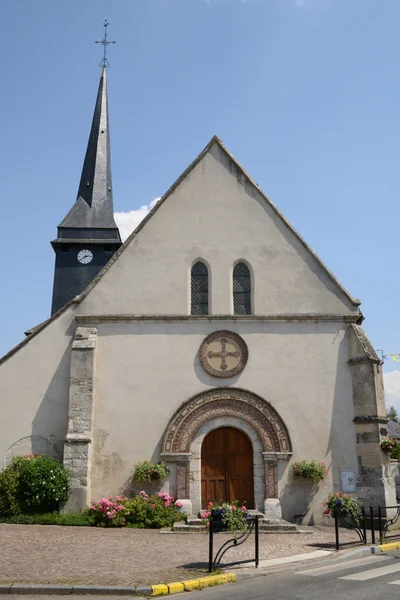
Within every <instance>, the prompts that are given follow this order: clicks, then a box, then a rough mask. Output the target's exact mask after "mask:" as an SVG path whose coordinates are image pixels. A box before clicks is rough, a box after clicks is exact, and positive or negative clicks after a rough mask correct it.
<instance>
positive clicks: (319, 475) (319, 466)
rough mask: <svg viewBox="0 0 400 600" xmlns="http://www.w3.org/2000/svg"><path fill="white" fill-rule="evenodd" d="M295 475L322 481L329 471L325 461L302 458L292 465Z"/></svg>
mask: <svg viewBox="0 0 400 600" xmlns="http://www.w3.org/2000/svg"><path fill="white" fill-rule="evenodd" d="M292 470H293V475H294V476H295V477H303V478H304V479H312V480H313V481H322V479H325V475H326V474H327V473H328V471H327V468H326V466H325V463H323V462H317V461H315V460H312V461H310V462H309V461H307V460H302V461H298V462H295V463H294V464H293V466H292Z"/></svg>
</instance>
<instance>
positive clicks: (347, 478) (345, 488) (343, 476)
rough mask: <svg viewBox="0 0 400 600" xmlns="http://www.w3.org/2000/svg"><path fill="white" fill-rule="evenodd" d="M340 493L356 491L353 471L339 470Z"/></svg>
mask: <svg viewBox="0 0 400 600" xmlns="http://www.w3.org/2000/svg"><path fill="white" fill-rule="evenodd" d="M340 491H342V492H345V493H349V492H355V491H356V472H355V469H340Z"/></svg>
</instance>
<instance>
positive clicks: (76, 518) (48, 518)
mask: <svg viewBox="0 0 400 600" xmlns="http://www.w3.org/2000/svg"><path fill="white" fill-rule="evenodd" d="M0 523H12V524H14V525H66V526H68V525H69V526H73V527H78V526H86V527H88V526H90V525H94V521H93V517H92V516H91V515H90V514H89V513H88V512H86V513H71V514H69V515H60V514H59V513H58V512H52V513H42V514H33V515H18V514H15V515H12V516H10V517H0Z"/></svg>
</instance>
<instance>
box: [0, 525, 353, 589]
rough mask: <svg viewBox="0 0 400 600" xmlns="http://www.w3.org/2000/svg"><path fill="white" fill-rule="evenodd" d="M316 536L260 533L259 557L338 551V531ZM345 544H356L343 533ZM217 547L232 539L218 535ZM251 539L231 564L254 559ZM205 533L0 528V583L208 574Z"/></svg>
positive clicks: (142, 580) (147, 580)
mask: <svg viewBox="0 0 400 600" xmlns="http://www.w3.org/2000/svg"><path fill="white" fill-rule="evenodd" d="M309 529H312V530H313V531H314V534H313V535H303V534H283V535H282V534H281V535H277V534H260V559H267V558H276V557H280V556H289V555H291V554H299V553H301V552H312V551H314V550H316V549H318V548H320V549H332V550H333V549H334V546H333V544H334V529H333V528H331V527H325V528H309ZM341 538H343V542H345V541H356V539H357V536H356V534H355V533H354V532H347V531H346V532H343V534H341ZM214 539H215V549H218V548H219V546H220V545H221V544H222V543H223V542H224V541H226V540H227V539H228V537H227V536H226V534H221V535H217V536H215V538H214ZM253 552H254V545H253V543H252V540H249V541H247V542H246V543H245V544H243V545H242V546H240V547H239V548H237V549H234V550H232V551H231V552H230V557H231V558H228V556H229V555H227V562H228V560H243V559H246V558H250V557H251V556H253ZM207 560H208V535H207V534H198V533H192V534H180V535H178V534H160V533H159V532H158V531H156V530H143V529H100V528H94V527H93V528H91V527H57V526H49V525H7V524H0V583H9V582H12V583H64V584H72V583H76V584H77V583H80V584H98V585H101V584H108V585H135V584H136V585H138V584H154V583H158V582H171V581H174V580H177V579H178V580H182V578H184V579H189V578H192V577H195V576H199V575H200V574H202V575H204V572H205V569H206V568H207V564H206V563H207Z"/></svg>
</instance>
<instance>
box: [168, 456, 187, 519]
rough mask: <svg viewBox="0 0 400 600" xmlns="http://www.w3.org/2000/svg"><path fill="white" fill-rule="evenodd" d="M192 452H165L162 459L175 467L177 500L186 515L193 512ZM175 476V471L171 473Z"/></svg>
mask: <svg viewBox="0 0 400 600" xmlns="http://www.w3.org/2000/svg"><path fill="white" fill-rule="evenodd" d="M190 457H191V454H190V452H181V453H179V452H177V453H175V452H163V453H162V454H161V460H163V461H164V462H166V463H169V466H170V469H171V466H172V465H174V467H175V482H176V483H175V485H176V492H175V495H176V501H177V502H180V503H181V504H182V508H181V512H183V513H184V514H186V515H191V514H192V502H191V500H190ZM171 476H172V477H173V476H174V473H171Z"/></svg>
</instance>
